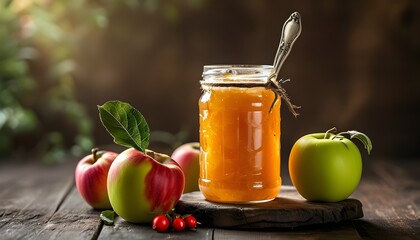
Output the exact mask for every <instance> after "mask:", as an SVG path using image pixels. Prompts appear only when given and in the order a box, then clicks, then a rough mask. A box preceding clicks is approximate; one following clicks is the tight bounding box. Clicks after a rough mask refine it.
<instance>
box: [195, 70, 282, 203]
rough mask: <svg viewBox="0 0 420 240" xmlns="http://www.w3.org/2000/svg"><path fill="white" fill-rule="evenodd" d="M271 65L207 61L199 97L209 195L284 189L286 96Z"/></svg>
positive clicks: (263, 197) (239, 196)
mask: <svg viewBox="0 0 420 240" xmlns="http://www.w3.org/2000/svg"><path fill="white" fill-rule="evenodd" d="M272 72H273V67H272V66H266V65H218V66H217V65H207V66H204V71H203V80H202V81H201V86H202V89H203V94H202V96H201V98H200V100H199V113H200V146H201V147H200V150H201V154H200V178H199V187H200V191H201V192H202V193H203V195H204V196H205V198H206V199H207V200H209V201H213V202H221V203H257V202H265V201H269V200H272V199H274V198H275V197H276V196H277V194H278V193H279V191H280V186H281V178H280V104H281V100H280V98H277V97H276V95H275V93H274V92H273V91H272V90H270V89H268V88H266V87H265V86H266V85H265V84H266V83H267V81H268V78H269V77H270V75H271V74H272Z"/></svg>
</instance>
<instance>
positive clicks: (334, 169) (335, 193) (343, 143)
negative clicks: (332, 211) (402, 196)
mask: <svg viewBox="0 0 420 240" xmlns="http://www.w3.org/2000/svg"><path fill="white" fill-rule="evenodd" d="M332 130H333V129H332ZM344 134H349V135H350V138H356V139H359V140H361V141H362V142H363V143H364V145H365V147H366V149H367V151H368V153H370V151H371V149H372V143H371V141H370V139H369V138H368V137H367V136H366V135H365V134H363V133H360V132H357V131H348V132H343V133H339V134H332V133H330V132H328V131H327V132H326V133H314V134H308V135H305V136H303V137H301V138H300V139H299V140H297V141H296V143H295V144H294V145H293V147H292V150H291V152H290V156H289V173H290V178H291V180H292V183H293V185H294V186H295V187H296V190H297V191H298V192H299V193H300V195H302V197H304V198H305V199H307V200H309V201H325V202H338V201H341V200H344V199H346V198H348V197H349V196H350V195H351V194H352V193H353V192H354V190H355V189H356V188H357V186H358V184H359V181H360V178H361V176H362V157H361V155H360V152H359V149H358V148H357V146H356V145H355V144H354V143H353V142H352V141H351V140H349V139H347V138H345V137H344V136H343V135H344Z"/></svg>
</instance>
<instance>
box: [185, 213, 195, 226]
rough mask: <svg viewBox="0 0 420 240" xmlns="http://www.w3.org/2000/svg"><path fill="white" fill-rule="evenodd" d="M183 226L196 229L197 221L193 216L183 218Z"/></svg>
mask: <svg viewBox="0 0 420 240" xmlns="http://www.w3.org/2000/svg"><path fill="white" fill-rule="evenodd" d="M184 220H185V225H187V228H196V227H197V220H196V219H195V217H193V216H187V217H185V218H184Z"/></svg>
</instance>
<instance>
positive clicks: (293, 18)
mask: <svg viewBox="0 0 420 240" xmlns="http://www.w3.org/2000/svg"><path fill="white" fill-rule="evenodd" d="M301 31H302V20H301V18H300V15H299V13H298V12H294V13H292V15H290V17H289V19H287V20H286V22H284V25H283V30H282V33H281V38H280V43H279V47H278V49H277V53H276V56H275V57H274V64H273V66H274V71H275V72H274V77H275V78H277V76H278V74H279V72H280V69H281V67H282V65H283V63H284V61H285V60H286V58H287V56H288V55H289V52H290V50H291V49H292V46H293V44H294V43H295V41H296V39H297V38H298V37H299V35H300V32H301Z"/></svg>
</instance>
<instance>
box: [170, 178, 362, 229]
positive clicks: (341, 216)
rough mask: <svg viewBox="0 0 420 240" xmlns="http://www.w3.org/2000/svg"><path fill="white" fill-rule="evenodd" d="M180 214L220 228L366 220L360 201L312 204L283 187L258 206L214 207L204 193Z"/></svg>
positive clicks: (185, 200) (183, 204)
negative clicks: (277, 193)
mask: <svg viewBox="0 0 420 240" xmlns="http://www.w3.org/2000/svg"><path fill="white" fill-rule="evenodd" d="M176 211H177V212H180V213H182V214H193V215H194V216H195V217H196V218H197V221H198V222H200V223H202V225H203V226H207V227H220V228H295V227H300V226H308V225H316V224H329V223H339V222H342V221H346V220H351V219H357V218H361V217H363V211H362V203H361V202H360V201H359V200H357V199H346V200H344V201H341V202H336V203H323V202H309V201H306V200H305V199H303V198H302V197H301V196H300V195H299V193H298V192H297V191H296V189H295V188H294V187H292V186H282V188H281V193H280V194H279V195H278V197H277V198H276V199H274V200H272V201H270V202H266V203H258V204H220V203H213V202H209V201H207V200H206V199H205V198H204V196H203V195H202V194H201V192H198V191H197V192H192V193H186V194H183V195H182V197H181V199H180V200H179V202H178V204H177V206H176Z"/></svg>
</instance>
